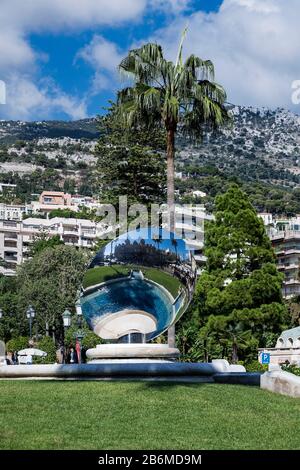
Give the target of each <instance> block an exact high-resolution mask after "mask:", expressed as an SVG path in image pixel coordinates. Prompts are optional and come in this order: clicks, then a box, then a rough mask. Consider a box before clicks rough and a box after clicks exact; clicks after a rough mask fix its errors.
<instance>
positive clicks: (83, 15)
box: [1, 0, 147, 32]
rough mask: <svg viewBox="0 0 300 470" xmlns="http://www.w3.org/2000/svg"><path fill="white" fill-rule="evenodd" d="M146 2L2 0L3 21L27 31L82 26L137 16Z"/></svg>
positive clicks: (120, 20)
mask: <svg viewBox="0 0 300 470" xmlns="http://www.w3.org/2000/svg"><path fill="white" fill-rule="evenodd" d="M146 1H147V0H79V1H78V0H26V2H24V0H1V18H2V20H1V21H3V24H13V25H14V26H15V27H16V28H18V29H21V30H23V31H26V32H28V31H56V30H61V29H62V28H63V29H66V28H67V29H70V30H74V29H83V28H86V27H92V26H98V25H107V24H109V25H112V24H118V23H120V22H122V21H128V20H132V19H135V18H137V17H138V15H140V14H142V12H143V11H144V8H145V6H146Z"/></svg>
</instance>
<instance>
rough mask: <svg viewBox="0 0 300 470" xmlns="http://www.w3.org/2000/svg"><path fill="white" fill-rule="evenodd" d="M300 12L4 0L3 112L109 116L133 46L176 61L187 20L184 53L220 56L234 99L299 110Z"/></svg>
mask: <svg viewBox="0 0 300 470" xmlns="http://www.w3.org/2000/svg"><path fill="white" fill-rule="evenodd" d="M299 17H300V2H299V0H26V1H24V0H0V81H2V82H4V83H5V85H6V104H0V119H13V120H38V121H39V120H44V119H64V120H74V119H81V118H86V117H90V116H95V115H97V114H103V113H104V112H105V107H107V106H108V100H111V99H114V97H115V95H116V91H117V90H118V89H119V88H120V87H122V84H123V82H122V79H121V77H120V75H119V73H118V71H117V66H118V64H119V63H120V61H121V59H122V58H123V57H124V56H126V54H127V52H128V50H129V49H131V48H134V47H137V46H139V45H141V44H143V43H145V42H149V41H151V42H157V43H160V44H161V45H162V46H163V49H164V53H165V55H166V57H167V58H168V59H170V60H174V59H175V57H176V52H177V47H178V42H179V40H180V36H181V33H182V31H183V30H184V28H185V27H186V26H188V34H187V38H186V41H185V44H184V54H185V55H186V56H187V55H189V54H191V53H194V54H196V55H198V56H199V57H201V58H203V59H211V60H212V61H213V62H214V65H215V69H216V81H217V82H218V83H220V84H222V85H223V86H224V87H225V89H226V91H227V94H228V101H229V102H230V103H234V104H237V105H245V106H254V107H269V108H276V107H284V108H287V109H290V110H292V111H294V112H296V113H299V111H300V104H299V105H297V104H293V103H292V84H293V82H294V81H296V80H300V60H299V58H300V57H299V56H300V33H299ZM0 85H1V86H0V92H1V90H2V87H3V83H2V84H1V82H0ZM0 94H1V93H0ZM0 103H1V96H0Z"/></svg>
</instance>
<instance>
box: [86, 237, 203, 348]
mask: <svg viewBox="0 0 300 470" xmlns="http://www.w3.org/2000/svg"><path fill="white" fill-rule="evenodd" d="M196 275H197V267H196V263H195V260H194V257H193V255H192V253H191V251H190V250H188V249H187V247H186V244H185V241H184V240H182V239H180V238H178V237H177V236H176V235H174V234H172V233H170V232H167V231H165V230H163V229H155V228H148V229H140V230H135V231H131V232H127V233H125V234H123V235H121V236H119V237H118V238H116V239H115V240H113V241H111V242H109V243H108V244H107V245H106V246H104V248H102V249H101V250H100V251H99V252H98V253H97V255H96V256H95V258H94V259H93V261H92V263H91V264H90V266H89V269H88V270H87V272H86V274H85V276H84V281H83V288H82V294H81V299H80V301H81V306H82V312H83V315H84V317H85V319H86V320H87V322H88V324H89V326H90V327H91V328H92V329H93V330H94V332H95V333H96V334H97V335H98V336H100V337H101V338H102V339H104V340H109V341H110V342H121V343H122V342H124V343H135V342H138V343H143V342H146V341H150V340H151V339H154V338H156V337H157V336H159V335H160V334H162V333H163V332H164V331H166V330H167V328H168V327H169V326H170V325H172V324H173V323H175V322H176V321H177V320H178V319H179V318H180V316H181V315H182V314H183V313H184V311H185V310H186V309H187V307H188V305H189V303H190V301H191V299H192V296H193V292H194V288H195V282H196Z"/></svg>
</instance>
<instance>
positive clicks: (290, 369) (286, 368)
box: [282, 364, 300, 377]
mask: <svg viewBox="0 0 300 470" xmlns="http://www.w3.org/2000/svg"><path fill="white" fill-rule="evenodd" d="M282 370H284V371H285V372H290V373H291V374H294V375H298V376H299V377H300V367H299V366H296V365H295V364H293V365H291V364H289V365H288V366H282Z"/></svg>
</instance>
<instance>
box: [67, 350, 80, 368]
mask: <svg viewBox="0 0 300 470" xmlns="http://www.w3.org/2000/svg"><path fill="white" fill-rule="evenodd" d="M68 362H69V364H77V363H78V356H77V352H76V351H75V349H74V348H71V349H70V352H69V356H68Z"/></svg>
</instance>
